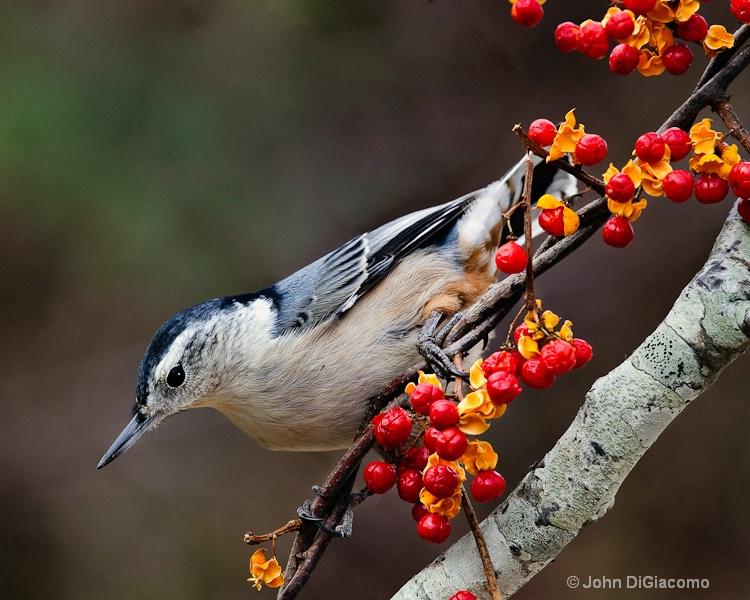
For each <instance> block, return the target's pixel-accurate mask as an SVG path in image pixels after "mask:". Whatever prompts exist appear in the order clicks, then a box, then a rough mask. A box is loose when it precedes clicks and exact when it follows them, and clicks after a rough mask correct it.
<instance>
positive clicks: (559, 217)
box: [538, 206, 565, 237]
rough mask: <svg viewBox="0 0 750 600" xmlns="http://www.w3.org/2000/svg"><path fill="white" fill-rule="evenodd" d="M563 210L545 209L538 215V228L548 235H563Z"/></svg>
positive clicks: (558, 208) (561, 208)
mask: <svg viewBox="0 0 750 600" xmlns="http://www.w3.org/2000/svg"><path fill="white" fill-rule="evenodd" d="M563 214H564V209H563V207H562V206H558V207H557V208H545V209H543V210H542V212H540V213H539V219H538V222H539V226H540V227H541V228H542V229H544V231H546V232H547V233H549V234H550V235H554V236H556V237H559V236H561V235H564V234H565V221H564V220H563Z"/></svg>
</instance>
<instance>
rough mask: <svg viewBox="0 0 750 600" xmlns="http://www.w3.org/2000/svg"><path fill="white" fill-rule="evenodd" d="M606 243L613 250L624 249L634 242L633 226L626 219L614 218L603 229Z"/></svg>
mask: <svg viewBox="0 0 750 600" xmlns="http://www.w3.org/2000/svg"><path fill="white" fill-rule="evenodd" d="M602 238H604V243H605V244H607V245H608V246H612V247H613V248H624V247H625V246H627V245H628V244H630V242H632V241H633V226H632V225H631V224H630V221H628V220H627V219H626V218H625V217H620V216H613V217H611V218H610V219H609V221H607V222H606V223H605V224H604V228H603V229H602Z"/></svg>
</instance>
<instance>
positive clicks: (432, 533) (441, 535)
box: [417, 513, 451, 544]
mask: <svg viewBox="0 0 750 600" xmlns="http://www.w3.org/2000/svg"><path fill="white" fill-rule="evenodd" d="M417 533H418V534H419V537H421V538H422V539H423V540H425V541H426V542H432V543H433V544H442V543H443V542H444V541H445V540H447V539H448V536H449V535H450V534H451V522H450V521H449V520H448V517H444V516H443V515H439V514H437V513H427V514H426V515H425V516H424V517H422V518H421V519H420V520H419V524H418V525H417Z"/></svg>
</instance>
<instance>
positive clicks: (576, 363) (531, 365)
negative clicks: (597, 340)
mask: <svg viewBox="0 0 750 600" xmlns="http://www.w3.org/2000/svg"><path fill="white" fill-rule="evenodd" d="M540 334H541V335H540ZM535 337H541V339H539V340H534V338H535ZM523 338H527V339H528V340H534V341H535V344H536V346H535V347H534V349H533V350H532V352H531V355H530V358H528V359H527V358H524V356H523V354H522V352H519V351H515V352H513V359H515V361H516V369H517V374H518V375H519V376H520V377H521V381H523V382H524V383H525V384H526V385H528V386H529V387H531V388H536V389H541V390H545V389H547V388H549V387H550V386H551V385H552V384H553V383H554V382H555V378H556V377H558V376H559V375H564V374H565V373H567V372H568V371H571V370H573V369H579V368H581V367H583V366H584V365H586V364H587V363H588V362H589V361H590V360H591V357H592V356H593V350H592V348H591V344H589V343H588V342H587V341H586V340H583V339H580V338H572V339H571V340H570V341H567V340H563V339H561V338H559V337H556V336H554V335H546V334H543V333H542V332H539V333H538V334H535V333H534V332H533V331H531V330H529V327H528V325H526V324H525V323H522V324H521V325H519V326H518V327H517V328H516V330H515V332H514V334H513V339H514V340H515V341H516V344H518V346H519V348H521V349H523V350H524V352H526V353H527V354H529V353H528V351H526V350H525V348H526V347H527V344H526V343H525V341H524V339H523ZM490 379H491V378H490ZM489 382H490V380H489V379H488V387H489Z"/></svg>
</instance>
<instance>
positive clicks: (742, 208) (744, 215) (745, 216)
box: [737, 198, 750, 224]
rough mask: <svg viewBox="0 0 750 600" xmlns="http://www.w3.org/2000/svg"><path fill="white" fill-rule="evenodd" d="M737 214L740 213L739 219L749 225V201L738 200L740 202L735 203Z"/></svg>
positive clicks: (745, 199) (746, 199) (744, 199)
mask: <svg viewBox="0 0 750 600" xmlns="http://www.w3.org/2000/svg"><path fill="white" fill-rule="evenodd" d="M737 212H738V213H740V218H741V219H742V220H743V221H745V223H748V224H750V199H748V198H740V201H739V202H738V203H737Z"/></svg>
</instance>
